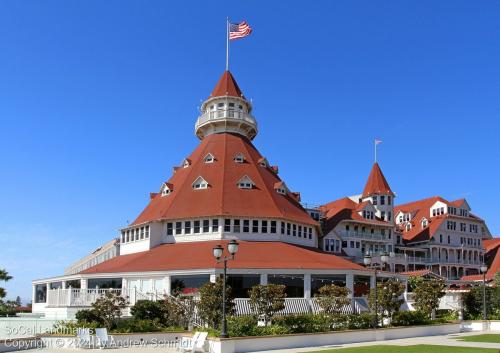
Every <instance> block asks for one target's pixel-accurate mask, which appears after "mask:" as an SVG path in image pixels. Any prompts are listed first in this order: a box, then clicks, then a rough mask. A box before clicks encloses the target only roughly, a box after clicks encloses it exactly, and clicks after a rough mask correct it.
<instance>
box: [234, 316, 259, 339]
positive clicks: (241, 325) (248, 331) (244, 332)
mask: <svg viewBox="0 0 500 353" xmlns="http://www.w3.org/2000/svg"><path fill="white" fill-rule="evenodd" d="M227 326H228V329H229V330H228V331H229V332H228V333H229V336H231V337H243V336H254V331H255V329H256V328H257V318H256V317H255V316H231V317H229V318H228V320H227Z"/></svg>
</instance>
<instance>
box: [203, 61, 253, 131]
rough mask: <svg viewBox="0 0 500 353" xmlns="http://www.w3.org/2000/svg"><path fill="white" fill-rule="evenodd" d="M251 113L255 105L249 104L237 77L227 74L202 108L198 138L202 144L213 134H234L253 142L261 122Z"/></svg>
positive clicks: (225, 73)
mask: <svg viewBox="0 0 500 353" xmlns="http://www.w3.org/2000/svg"><path fill="white" fill-rule="evenodd" d="M251 111H252V104H251V103H250V102H249V101H247V100H246V98H245V96H244V95H243V93H242V92H241V90H240V88H239V87H238V84H237V83H236V80H235V79H234V77H233V75H231V73H230V72H229V71H225V72H224V74H223V75H222V77H221V78H220V80H219V82H218V83H217V85H216V86H215V88H214V90H213V91H212V93H211V94H210V97H208V99H207V100H206V101H205V102H203V104H202V106H201V115H200V116H199V117H198V120H197V121H196V124H195V133H196V136H198V138H199V139H200V140H202V139H203V138H204V137H205V136H208V135H211V134H217V133H223V132H230V133H236V134H240V135H243V136H245V137H247V138H248V139H250V140H253V138H254V137H255V136H256V135H257V121H256V120H255V118H254V117H253V116H252V115H251V114H250V113H251Z"/></svg>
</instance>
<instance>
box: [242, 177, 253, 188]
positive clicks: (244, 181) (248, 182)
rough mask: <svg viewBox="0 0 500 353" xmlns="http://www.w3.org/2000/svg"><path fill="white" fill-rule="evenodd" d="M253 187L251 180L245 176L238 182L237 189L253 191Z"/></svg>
mask: <svg viewBox="0 0 500 353" xmlns="http://www.w3.org/2000/svg"><path fill="white" fill-rule="evenodd" d="M254 185H255V184H254V182H253V181H252V179H250V178H249V177H248V176H246V175H245V176H244V177H243V178H241V179H240V180H239V181H238V187H239V188H240V189H253V187H254Z"/></svg>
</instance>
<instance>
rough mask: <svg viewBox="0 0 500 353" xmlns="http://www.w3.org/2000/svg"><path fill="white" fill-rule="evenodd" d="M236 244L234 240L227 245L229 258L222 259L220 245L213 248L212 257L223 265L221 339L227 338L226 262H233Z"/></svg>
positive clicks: (222, 250) (222, 249) (236, 250)
mask: <svg viewBox="0 0 500 353" xmlns="http://www.w3.org/2000/svg"><path fill="white" fill-rule="evenodd" d="M238 246H239V244H238V242H237V241H236V240H231V241H230V242H229V244H227V251H228V252H229V254H230V256H225V257H223V254H224V248H223V247H222V246H220V245H216V246H214V248H213V254H214V257H215V258H216V259H217V263H221V262H222V263H224V276H223V278H222V329H221V333H220V337H221V338H227V319H226V277H227V262H228V261H229V260H234V255H235V254H236V253H237V252H238Z"/></svg>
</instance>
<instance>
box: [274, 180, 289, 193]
mask: <svg viewBox="0 0 500 353" xmlns="http://www.w3.org/2000/svg"><path fill="white" fill-rule="evenodd" d="M274 190H276V192H277V193H278V194H281V195H286V193H287V192H288V188H287V187H286V185H285V183H284V182H282V181H280V182H277V183H275V184H274Z"/></svg>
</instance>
